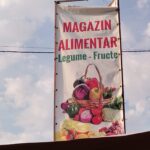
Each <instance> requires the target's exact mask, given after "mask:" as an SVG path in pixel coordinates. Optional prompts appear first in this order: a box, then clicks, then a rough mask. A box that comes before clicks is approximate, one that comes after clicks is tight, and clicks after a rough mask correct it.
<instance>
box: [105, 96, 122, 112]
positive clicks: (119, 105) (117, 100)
mask: <svg viewBox="0 0 150 150" xmlns="http://www.w3.org/2000/svg"><path fill="white" fill-rule="evenodd" d="M122 104H123V101H122V96H120V97H116V98H115V100H114V101H113V102H112V103H110V104H108V105H105V108H112V109H117V110H120V109H121V108H122Z"/></svg>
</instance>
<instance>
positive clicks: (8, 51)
mask: <svg viewBox="0 0 150 150" xmlns="http://www.w3.org/2000/svg"><path fill="white" fill-rule="evenodd" d="M0 48H4V49H5V48H8V49H12V48H19V49H43V50H44V49H45V50H54V48H52V47H42V46H41V47H39V46H8V45H0ZM122 52H123V53H150V49H147V50H144V49H143V50H140V49H129V50H125V49H124V50H123V51H122ZM0 53H29V54H30V53H34V54H53V53H54V51H19V50H15V51H13V50H0Z"/></svg>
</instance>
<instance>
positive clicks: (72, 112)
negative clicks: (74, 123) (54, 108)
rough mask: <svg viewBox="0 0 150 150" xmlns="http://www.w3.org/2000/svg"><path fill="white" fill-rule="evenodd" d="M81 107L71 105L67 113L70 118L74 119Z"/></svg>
mask: <svg viewBox="0 0 150 150" xmlns="http://www.w3.org/2000/svg"><path fill="white" fill-rule="evenodd" d="M79 109H80V106H79V105H78V104H71V105H70V106H69V108H68V109H67V113H68V115H69V117H70V118H74V116H75V115H76V114H78V112H79Z"/></svg>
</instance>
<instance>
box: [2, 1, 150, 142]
mask: <svg viewBox="0 0 150 150" xmlns="http://www.w3.org/2000/svg"><path fill="white" fill-rule="evenodd" d="M107 2H109V0H105V1H104V0H89V2H88V3H87V2H82V5H86V6H88V5H90V6H91V5H93V6H94V5H96V6H98V5H99V6H101V5H104V4H106V3H107ZM79 4H80V3H74V5H79ZM120 4H121V25H122V44H123V49H125V50H131V49H136V50H140V49H150V11H149V8H150V1H148V0H126V1H124V0H120ZM53 29H54V2H53V0H0V46H3V45H4V46H36V47H37V46H39V47H51V48H53V47H54V30H53ZM0 50H20V51H22V50H27V51H31V50H35V51H45V49H20V48H11V49H10V48H0ZM50 50H51V51H53V49H50ZM149 58H150V53H138V54H134V53H133V54H132V53H124V54H123V62H124V63H123V64H124V84H125V101H126V118H127V133H128V134H131V133H137V132H144V131H150V121H149V120H150V94H149V93H150V92H149V91H150V84H149V79H150V78H149V77H150V65H149V64H150V59H149ZM0 78H1V81H0V103H1V105H0V144H10V143H22V142H39V141H40V142H46V141H52V138H53V137H52V133H53V55H52V54H51V55H49V54H4V53H1V54H0Z"/></svg>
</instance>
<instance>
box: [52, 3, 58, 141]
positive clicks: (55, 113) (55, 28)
mask: <svg viewBox="0 0 150 150" xmlns="http://www.w3.org/2000/svg"><path fill="white" fill-rule="evenodd" d="M56 8H57V2H56V1H55V13H54V18H55V22H54V30H55V31H54V39H55V40H54V42H55V43H54V46H55V47H54V107H53V109H54V118H53V119H54V127H53V128H54V130H53V138H54V142H55V141H56V136H55V135H56V134H55V131H56V117H55V115H56V15H57V12H56Z"/></svg>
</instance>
